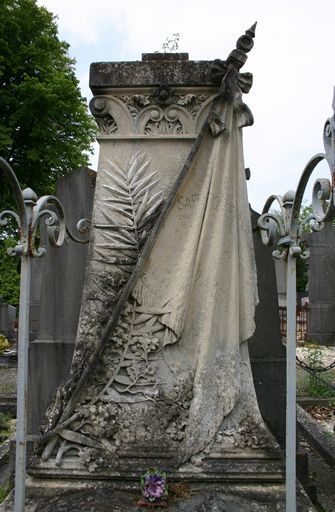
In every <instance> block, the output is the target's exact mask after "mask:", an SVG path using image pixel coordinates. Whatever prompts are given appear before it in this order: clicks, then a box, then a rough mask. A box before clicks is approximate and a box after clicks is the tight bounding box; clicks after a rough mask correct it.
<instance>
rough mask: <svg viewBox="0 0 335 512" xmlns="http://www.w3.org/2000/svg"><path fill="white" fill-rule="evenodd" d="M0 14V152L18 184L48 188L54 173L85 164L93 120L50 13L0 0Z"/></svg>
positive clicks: (32, 1)
mask: <svg viewBox="0 0 335 512" xmlns="http://www.w3.org/2000/svg"><path fill="white" fill-rule="evenodd" d="M0 19H1V23H0V155H1V156H2V157H3V158H5V159H6V160H8V161H9V162H10V163H12V164H13V168H14V171H15V173H16V174H17V177H18V179H19V181H20V183H21V186H22V187H26V186H29V187H31V188H33V189H34V190H35V192H36V193H37V195H42V194H45V193H50V192H53V189H54V186H55V182H56V179H57V178H58V177H59V176H61V175H63V174H64V173H65V172H66V171H69V170H71V169H75V168H77V167H80V166H82V165H87V161H88V157H87V154H85V152H87V151H91V150H90V145H91V143H92V141H93V140H94V136H95V133H96V125H95V123H94V121H93V120H92V118H91V117H90V116H89V115H88V113H87V108H86V104H85V99H84V98H83V97H82V96H81V94H80V90H79V87H78V81H77V79H76V77H75V74H74V61H73V60H72V59H70V58H69V56H68V53H67V52H68V48H69V45H68V44H67V43H66V42H64V41H60V40H59V39H58V30H57V25H56V23H55V18H54V16H53V14H52V13H50V12H48V11H47V9H46V8H45V7H39V6H37V5H36V0H2V1H1V2H0ZM0 174H1V173H0ZM0 185H1V184H0ZM0 188H1V189H4V187H2V186H0ZM6 188H7V189H8V187H6ZM5 200H7V201H8V197H7V198H4V197H3V198H2V203H3V204H4V201H5ZM1 209H2V208H1V205H0V210H1Z"/></svg>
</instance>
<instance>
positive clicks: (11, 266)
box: [0, 238, 20, 307]
mask: <svg viewBox="0 0 335 512" xmlns="http://www.w3.org/2000/svg"><path fill="white" fill-rule="evenodd" d="M15 243H16V242H15V240H14V239H13V238H7V239H4V240H0V296H2V297H3V299H4V302H5V303H7V304H11V305H12V306H16V307H17V306H18V305H19V294H20V274H19V270H18V269H19V265H20V262H19V259H18V258H15V257H14V258H13V257H12V256H9V255H8V254H7V249H9V247H12V246H14V245H15Z"/></svg>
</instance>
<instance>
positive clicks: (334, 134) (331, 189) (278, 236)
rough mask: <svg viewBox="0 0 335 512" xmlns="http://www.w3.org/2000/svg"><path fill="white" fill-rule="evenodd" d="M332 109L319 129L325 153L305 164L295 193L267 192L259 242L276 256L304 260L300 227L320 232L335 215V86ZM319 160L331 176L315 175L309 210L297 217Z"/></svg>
mask: <svg viewBox="0 0 335 512" xmlns="http://www.w3.org/2000/svg"><path fill="white" fill-rule="evenodd" d="M333 110H334V115H333V117H330V118H329V119H327V121H326V123H325V127H324V130H323V143H324V147H325V153H318V154H316V155H314V156H313V157H312V158H311V159H310V160H309V162H308V163H307V164H306V166H305V168H304V170H303V172H302V174H301V177H300V180H299V183H298V186H297V190H296V192H294V191H291V190H289V191H288V192H286V193H285V194H284V196H279V195H271V196H270V197H269V198H268V199H267V200H266V202H265V205H264V208H263V211H262V214H261V216H260V218H259V219H258V227H259V228H260V233H261V237H262V242H263V244H264V245H267V246H270V245H274V244H275V243H276V245H277V248H276V250H275V251H274V252H273V257H274V258H276V259H286V257H287V254H288V252H289V253H290V255H291V256H295V257H300V258H302V259H307V258H308V257H309V250H308V248H305V249H302V248H301V241H302V233H303V231H304V229H305V228H306V226H307V225H309V226H310V228H311V229H312V231H320V230H321V229H322V228H323V226H324V223H325V222H330V221H332V220H333V219H334V217H335V88H334V100H333ZM323 160H326V161H327V163H328V166H329V170H330V174H331V179H327V178H318V179H317V180H316V181H315V182H314V186H313V194H312V213H311V214H310V215H309V216H308V217H306V218H305V219H303V220H301V219H300V218H299V214H300V210H301V206H302V200H303V197H304V193H305V190H306V187H307V184H308V181H309V178H310V177H311V174H312V172H313V171H314V169H315V168H316V167H317V165H318V164H319V163H320V162H322V161H323ZM274 202H277V203H278V204H279V207H280V213H281V215H276V214H274V213H271V211H270V208H271V206H272V204H273V203H274Z"/></svg>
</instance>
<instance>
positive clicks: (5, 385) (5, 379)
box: [0, 367, 17, 393]
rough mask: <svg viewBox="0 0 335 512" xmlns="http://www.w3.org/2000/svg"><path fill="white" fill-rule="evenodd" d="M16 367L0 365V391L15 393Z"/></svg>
mask: <svg viewBox="0 0 335 512" xmlns="http://www.w3.org/2000/svg"><path fill="white" fill-rule="evenodd" d="M16 375H17V369H16V368H6V367H0V393H16Z"/></svg>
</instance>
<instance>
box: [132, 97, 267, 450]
mask: <svg viewBox="0 0 335 512" xmlns="http://www.w3.org/2000/svg"><path fill="white" fill-rule="evenodd" d="M217 112H218V113H219V114H220V115H222V117H223V118H224V126H225V129H224V131H223V132H222V133H221V134H220V135H219V136H217V137H213V136H212V134H211V133H210V132H209V131H208V134H206V136H205V139H204V140H203V143H202V146H201V148H200V149H199V152H198V154H197V156H196V158H195V160H194V161H193V164H192V169H190V173H189V176H188V178H187V181H186V182H185V183H184V184H183V186H182V188H181V189H180V190H179V192H178V194H177V196H176V198H175V201H174V203H173V206H172V209H171V211H170V213H169V215H168V217H167V219H166V221H165V223H164V225H163V227H162V229H161V231H160V233H159V235H158V237H157V240H156V242H155V245H154V247H153V249H152V252H151V254H150V257H149V259H148V260H147V262H146V264H145V266H144V269H143V272H142V274H141V276H140V278H139V280H138V281H137V283H136V285H135V287H134V289H133V292H132V295H133V297H134V298H135V299H136V301H137V302H138V303H139V304H140V305H141V306H144V307H145V306H152V305H155V306H156V307H158V308H161V309H163V308H165V309H166V310H167V311H168V313H166V314H165V315H163V316H162V317H161V322H162V323H163V324H164V325H165V326H166V327H168V328H169V329H168V331H169V336H167V337H166V341H165V344H166V347H165V351H166V357H167V359H168V358H169V351H171V350H172V347H173V344H175V343H177V344H178V350H179V351H180V353H182V354H183V356H184V357H181V358H180V361H185V360H188V362H189V365H190V367H192V368H193V371H194V387H193V399H192V402H191V406H190V410H189V422H188V426H187V427H186V434H185V437H184V441H183V446H182V456H181V458H182V459H184V460H186V459H188V458H189V457H190V456H191V455H194V454H195V453H197V452H199V451H201V450H202V449H204V447H205V446H206V445H207V444H208V442H209V441H210V440H211V439H212V438H213V437H214V435H215V433H216V432H217V431H218V429H219V427H220V424H221V423H222V421H223V419H224V418H225V417H226V416H227V415H228V414H229V413H230V412H231V411H232V409H233V408H234V406H235V404H236V403H237V401H238V397H239V392H240V386H239V376H240V375H239V373H240V344H241V343H242V342H243V341H244V340H247V339H248V338H250V337H251V336H252V334H253V332H254V313H255V306H256V304H257V301H258V296H257V282H256V266H255V258H254V252H253V241H252V231H251V222H250V211H249V205H248V199H247V192H246V180H245V171H244V161H243V149H242V134H241V129H240V126H241V124H245V123H241V115H242V116H244V119H245V113H241V112H240V111H239V110H238V109H235V108H234V102H233V101H232V102H229V103H227V102H226V101H224V100H223V99H222V100H221V101H220V102H219V103H218V105H217ZM174 354H175V352H174ZM185 356H186V357H185ZM171 357H172V356H171ZM174 359H175V355H174ZM180 364H183V363H180Z"/></svg>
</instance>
